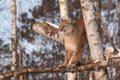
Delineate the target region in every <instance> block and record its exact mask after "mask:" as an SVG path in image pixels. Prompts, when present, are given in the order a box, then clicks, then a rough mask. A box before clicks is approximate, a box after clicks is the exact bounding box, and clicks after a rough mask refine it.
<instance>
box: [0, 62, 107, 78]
mask: <svg viewBox="0 0 120 80" xmlns="http://www.w3.org/2000/svg"><path fill="white" fill-rule="evenodd" d="M106 66H107V63H106V62H103V63H96V64H87V65H83V66H76V67H74V68H58V67H54V68H27V69H22V70H19V71H13V72H10V73H6V74H1V75H0V80H2V79H4V78H8V77H13V76H18V75H22V74H26V73H37V72H39V73H51V72H54V73H65V72H79V71H83V70H91V69H96V67H102V68H106Z"/></svg>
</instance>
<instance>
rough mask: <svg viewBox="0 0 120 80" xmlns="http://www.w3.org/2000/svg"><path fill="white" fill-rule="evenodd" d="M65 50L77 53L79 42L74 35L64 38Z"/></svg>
mask: <svg viewBox="0 0 120 80" xmlns="http://www.w3.org/2000/svg"><path fill="white" fill-rule="evenodd" d="M64 44H65V48H66V49H69V50H71V51H75V50H76V48H77V42H76V39H75V36H74V35H73V34H71V35H67V36H65V37H64Z"/></svg>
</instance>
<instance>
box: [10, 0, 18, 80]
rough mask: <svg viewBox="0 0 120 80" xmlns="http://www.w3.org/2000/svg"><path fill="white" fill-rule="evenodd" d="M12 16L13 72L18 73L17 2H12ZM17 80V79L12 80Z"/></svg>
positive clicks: (13, 0) (12, 79) (12, 0)
mask: <svg viewBox="0 0 120 80" xmlns="http://www.w3.org/2000/svg"><path fill="white" fill-rule="evenodd" d="M11 16H12V40H11V41H12V42H11V43H12V64H11V71H16V66H17V65H16V0H11ZM11 80H16V77H13V78H11Z"/></svg>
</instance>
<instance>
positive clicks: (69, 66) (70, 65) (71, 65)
mask: <svg viewBox="0 0 120 80" xmlns="http://www.w3.org/2000/svg"><path fill="white" fill-rule="evenodd" d="M75 66H76V65H75V64H69V65H68V66H67V67H68V68H73V67H75Z"/></svg>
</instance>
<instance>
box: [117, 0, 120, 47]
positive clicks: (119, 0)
mask: <svg viewBox="0 0 120 80" xmlns="http://www.w3.org/2000/svg"><path fill="white" fill-rule="evenodd" d="M117 17H118V36H117V46H118V48H119V49H120V0H117Z"/></svg>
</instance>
